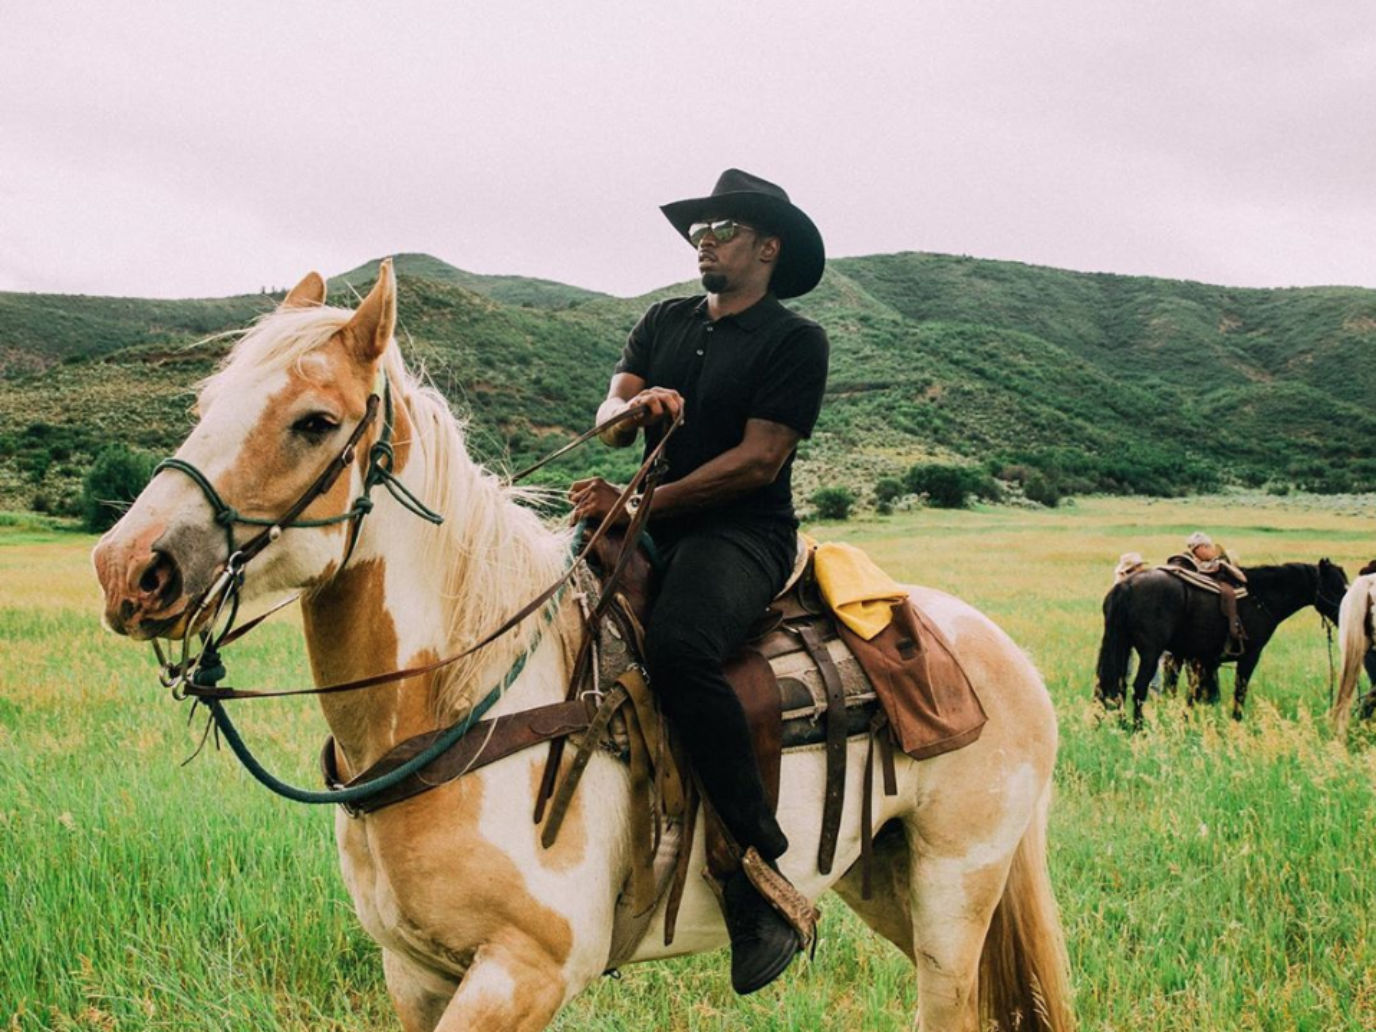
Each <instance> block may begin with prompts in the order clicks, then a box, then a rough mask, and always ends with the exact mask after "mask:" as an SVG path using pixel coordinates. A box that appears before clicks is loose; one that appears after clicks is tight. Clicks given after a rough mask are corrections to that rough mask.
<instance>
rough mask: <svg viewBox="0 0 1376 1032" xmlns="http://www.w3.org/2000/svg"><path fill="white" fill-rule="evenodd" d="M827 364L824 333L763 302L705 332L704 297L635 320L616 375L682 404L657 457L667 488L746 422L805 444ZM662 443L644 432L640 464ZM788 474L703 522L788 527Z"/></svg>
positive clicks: (739, 433)
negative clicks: (752, 521) (758, 520)
mask: <svg viewBox="0 0 1376 1032" xmlns="http://www.w3.org/2000/svg"><path fill="white" fill-rule="evenodd" d="M829 354H830V345H829V343H828V341H827V335H826V331H825V330H823V329H822V327H820V326H818V325H817V324H816V323H815V322H813V321H812V320H810V319H805V318H803V317H802V316H801V315H798V314H797V313H795V312H792V311H790V310H789V309H787V308H785V307H784V306H783V305H782V304H780V303H779V302H778V300H777V299H775V297H774V296H773V295H772V294H771V295H767V296H766V297H764V298H763V299H761V300H760V301H758V302H757V303H755V304H754V305H752V306H751V307H750V308H748V309H746V310H745V311H744V312H740V313H738V314H737V315H728V316H725V317H723V318H722V319H719V320H717V322H715V323H714V322H712V321H711V319H710V318H709V317H708V315H707V299H706V298H705V297H690V298H675V299H673V300H669V301H661V302H659V303H658V304H656V305H654V306H653V307H651V308H650V310H649V311H647V312H646V313H645V314H644V315H643V316H642V317H641V319H640V322H638V323H637V324H636V327H635V329H633V330H632V331H631V335H630V338H629V339H628V340H627V342H626V349H625V350H624V351H623V352H622V354H621V361H620V362H618V363H617V366H616V371H617V372H618V373H633V374H634V375H636V376H638V377H640V378H641V379H643V380H644V381H645V382H646V384H648V385H649V386H651V387H671V388H673V389H674V390H676V391H678V392H679V393H680V394H681V395H683V399H684V405H685V409H684V423H683V426H682V427H680V428H679V429H678V430H677V431H676V432H675V433H674V436H673V437H671V438H670V439H669V444H668V446H667V447H666V448H665V456H666V458H667V459H668V462H669V472H668V475H667V476H666V478H665V480H666V482H668V481H673V480H679V479H681V478H683V477H685V476H687V475H688V474H689V473H691V472H693V470H695V469H697V468H698V467H700V466H702V465H704V464H706V463H707V462H710V461H711V460H712V459H715V458H716V457H717V456H718V455H721V454H723V453H724V452H727V451H730V450H731V449H732V448H734V447H736V445H738V444H740V443H741V440H742V439H743V438H744V436H745V424H746V421H747V420H749V419H767V420H770V421H771V422H774V423H782V424H784V425H785V426H788V427H792V428H793V429H794V430H796V431H797V432H798V433H799V434H800V435H802V436H803V437H805V438H806V437H810V436H811V435H812V428H813V427H814V426H815V425H816V424H817V414H818V413H819V412H820V411H821V408H822V394H823V392H824V391H825V390H826V385H827V362H828V357H829ZM663 433H664V428H663V427H662V426H653V427H648V428H647V429H646V433H645V436H646V442H645V447H646V453H647V454H648V452H649V450H650V449H652V448H654V447H655V445H656V444H658V443H659V439H660V437H661V436H663ZM792 474H793V455H792V454H790V455H789V457H788V459H787V461H785V463H784V465H783V468H782V469H781V470H780V471H779V475H778V476H777V477H775V478H774V481H773V482H772V483H770V484H766V485H765V486H764V487H761V488H758V489H756V490H755V491H752V492H750V493H749V494H746V495H742V496H740V497H739V498H733V499H731V500H730V501H728V502H724V503H722V504H721V505H720V506H718V507H716V508H715V509H714V510H713V514H714V515H719V516H733V515H740V516H752V517H763V518H766V519H772V520H780V521H786V522H788V523H790V524H792V525H793V526H796V525H797V519H796V517H795V516H794V514H793V481H792ZM656 522H659V521H656ZM665 522H675V521H674V520H666V521H665Z"/></svg>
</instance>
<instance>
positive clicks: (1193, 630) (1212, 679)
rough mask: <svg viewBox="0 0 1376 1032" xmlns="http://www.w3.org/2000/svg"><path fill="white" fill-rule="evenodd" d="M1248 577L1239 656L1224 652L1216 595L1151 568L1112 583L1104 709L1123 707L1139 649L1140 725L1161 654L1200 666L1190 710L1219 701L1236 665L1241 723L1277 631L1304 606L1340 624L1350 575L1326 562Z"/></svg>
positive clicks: (1102, 671)
mask: <svg viewBox="0 0 1376 1032" xmlns="http://www.w3.org/2000/svg"><path fill="white" fill-rule="evenodd" d="M1243 572H1244V573H1246V575H1247V597H1246V598H1242V599H1239V600H1238V605H1237V608H1238V616H1239V617H1240V618H1241V620H1242V626H1243V628H1244V629H1245V631H1246V632H1247V641H1246V645H1245V647H1244V649H1243V651H1242V653H1241V654H1240V655H1238V656H1226V655H1225V654H1224V650H1225V648H1226V646H1227V643H1228V621H1227V618H1226V617H1225V616H1224V615H1223V612H1222V610H1221V608H1220V606H1219V597H1218V596H1217V595H1215V594H1213V593H1212V592H1209V591H1205V590H1204V589H1203V588H1197V587H1192V586H1190V585H1189V584H1187V583H1185V581H1183V580H1181V579H1180V578H1179V577H1177V576H1175V575H1174V574H1171V573H1167V572H1165V571H1164V570H1147V571H1145V572H1143V573H1139V574H1135V575H1134V576H1132V577H1130V578H1128V579H1127V580H1125V581H1123V582H1122V583H1121V584H1115V585H1114V586H1113V588H1112V590H1110V591H1109V593H1108V595H1106V596H1105V597H1104V640H1103V643H1102V644H1101V645H1100V647H1099V668H1098V677H1097V679H1096V684H1095V687H1094V694H1095V697H1096V698H1097V699H1098V700H1099V701H1100V702H1102V703H1103V704H1104V705H1105V706H1118V705H1122V703H1123V696H1124V694H1125V692H1126V690H1127V684H1126V682H1127V672H1128V660H1129V655H1130V653H1131V652H1132V650H1133V649H1136V650H1137V658H1138V666H1137V676H1136V677H1135V678H1134V679H1133V693H1132V720H1133V725H1134V726H1135V727H1140V726H1141V723H1142V704H1143V703H1144V702H1145V701H1146V698H1147V688H1148V686H1149V685H1150V684H1151V679H1152V676H1153V674H1154V673H1155V671H1156V667H1157V663H1158V662H1159V661H1160V659H1161V654H1162V653H1163V652H1170V653H1171V655H1173V656H1175V657H1176V659H1178V660H1184V661H1193V662H1197V663H1198V666H1199V673H1200V678H1199V684H1198V686H1197V687H1196V686H1194V685H1191V689H1190V692H1189V694H1188V696H1187V698H1188V699H1189V701H1190V703H1191V704H1193V703H1194V702H1195V701H1198V700H1199V699H1204V700H1207V701H1212V702H1216V701H1218V668H1219V665H1220V664H1221V663H1224V662H1228V661H1231V660H1233V659H1236V660H1237V678H1236V680H1235V682H1234V688H1233V719H1234V720H1241V719H1242V704H1243V702H1244V700H1245V699H1246V698H1247V683H1248V681H1250V680H1251V678H1252V672H1253V671H1254V670H1255V669H1256V666H1257V662H1258V660H1260V659H1261V650H1262V649H1264V648H1265V647H1266V643H1267V642H1268V641H1270V640H1271V635H1272V634H1274V633H1275V631H1276V627H1277V626H1279V624H1280V623H1281V621H1282V620H1285V619H1286V618H1287V617H1289V616H1292V615H1293V614H1295V613H1296V612H1298V611H1299V610H1301V609H1303V608H1304V607H1305V606H1313V607H1314V608H1315V609H1317V610H1318V611H1319V612H1320V613H1321V614H1322V615H1323V616H1324V618H1325V619H1328V620H1332V621H1334V622H1336V621H1337V619H1338V607H1339V606H1340V605H1341V604H1342V599H1343V593H1344V592H1345V591H1346V590H1347V574H1346V573H1344V572H1343V568H1342V567H1341V566H1338V565H1336V564H1334V563H1331V562H1329V561H1328V560H1327V559H1321V560H1319V562H1318V563H1317V564H1314V563H1285V564H1284V565H1281V566H1254V567H1251V568H1248V569H1245V570H1244V571H1243Z"/></svg>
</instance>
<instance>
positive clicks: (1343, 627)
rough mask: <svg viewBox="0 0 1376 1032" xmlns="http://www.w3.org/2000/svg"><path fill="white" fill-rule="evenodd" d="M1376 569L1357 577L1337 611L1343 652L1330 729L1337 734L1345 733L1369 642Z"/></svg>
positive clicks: (1339, 637)
mask: <svg viewBox="0 0 1376 1032" xmlns="http://www.w3.org/2000/svg"><path fill="white" fill-rule="evenodd" d="M1373 596H1376V573H1368V574H1366V575H1365V576H1362V577H1358V578H1357V579H1356V580H1354V581H1353V582H1352V584H1351V586H1350V587H1349V588H1348V589H1347V594H1346V595H1344V596H1343V604H1342V607H1341V609H1340V610H1339V612H1338V647H1339V648H1340V649H1341V650H1342V654H1343V674H1342V679H1341V680H1340V681H1339V683H1338V697H1337V698H1336V699H1334V700H1333V712H1332V714H1331V716H1332V719H1333V731H1334V733H1335V734H1336V735H1337V736H1338V737H1339V738H1343V737H1346V735H1347V722H1348V719H1349V718H1350V717H1351V714H1352V696H1353V695H1355V694H1356V691H1357V681H1358V679H1359V678H1360V677H1361V674H1362V661H1363V660H1364V659H1365V658H1366V654H1367V651H1368V650H1369V649H1370V648H1371V646H1372V640H1371V610H1372V607H1373V603H1376V598H1373Z"/></svg>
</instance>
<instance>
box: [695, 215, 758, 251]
mask: <svg viewBox="0 0 1376 1032" xmlns="http://www.w3.org/2000/svg"><path fill="white" fill-rule="evenodd" d="M742 229H748V230H750V231H751V232H752V233H757V232H759V230H757V229H756V228H755V227H754V226H747V225H746V224H745V223H744V222H737V221H736V220H735V219H717V220H716V221H715V222H694V223H693V224H692V225H691V226H689V227H688V242H689V243H690V244H692V245H693V246H694V247H697V246H698V244H700V243H702V238H703V237H705V236H706V235H707V234H708V233H711V234H712V237H713V238H714V239H715V240H716V242H717V243H719V244H724V243H726V242H727V241H728V240H730V239H731V238H732V237H734V236H735V235H736V234H737V233H738V232H740V231H741V230H742Z"/></svg>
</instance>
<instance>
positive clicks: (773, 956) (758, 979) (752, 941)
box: [722, 861, 803, 996]
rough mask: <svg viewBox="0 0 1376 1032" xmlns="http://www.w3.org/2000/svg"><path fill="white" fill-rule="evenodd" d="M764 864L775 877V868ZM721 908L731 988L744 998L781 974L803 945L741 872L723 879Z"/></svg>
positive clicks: (743, 871) (793, 931)
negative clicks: (727, 939) (727, 938)
mask: <svg viewBox="0 0 1376 1032" xmlns="http://www.w3.org/2000/svg"><path fill="white" fill-rule="evenodd" d="M767 863H768V865H769V866H770V867H771V868H773V869H774V871H775V872H776V873H777V871H778V867H777V866H775V864H774V863H773V862H772V861H767ZM780 877H781V878H782V877H783V876H782V875H780ZM722 904H723V907H724V909H725V911H726V930H727V931H728V932H729V933H730V935H731V988H733V989H734V990H736V992H737V993H739V994H740V995H741V996H745V995H747V994H749V993H753V992H755V991H756V990H757V989H763V988H764V987H765V986H767V985H768V984H769V983H770V982H772V981H774V979H776V978H778V977H779V976H780V975H781V974H783V973H784V969H785V968H787V967H788V965H789V964H790V963H791V962H792V960H793V958H794V957H795V956H796V955H797V954H798V951H799V950H801V949H802V948H803V944H802V940H801V939H800V938H799V937H798V933H797V932H796V931H795V930H794V928H793V926H792V925H791V924H789V923H788V921H787V920H786V919H785V918H784V916H783V914H781V913H780V912H779V911H778V910H776V909H775V908H774V906H773V905H772V904H771V903H770V902H769V901H768V900H766V899H765V898H764V897H763V896H762V895H760V892H759V890H758V889H756V888H755V886H754V884H753V883H752V882H751V881H750V877H749V876H748V875H747V874H746V873H745V870H744V868H741V869H738V870H737V871H735V873H733V874H732V875H730V877H728V878H727V879H726V884H725V885H724V886H723V888H722Z"/></svg>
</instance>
